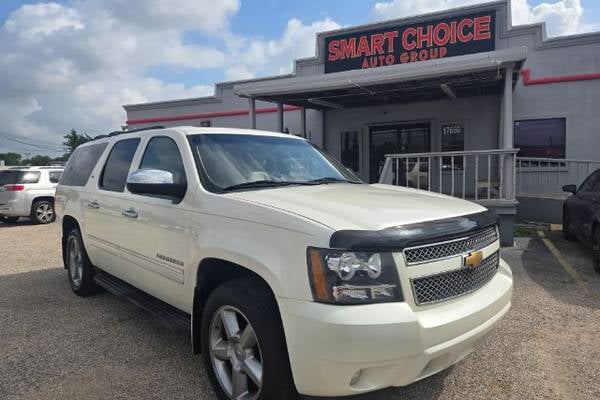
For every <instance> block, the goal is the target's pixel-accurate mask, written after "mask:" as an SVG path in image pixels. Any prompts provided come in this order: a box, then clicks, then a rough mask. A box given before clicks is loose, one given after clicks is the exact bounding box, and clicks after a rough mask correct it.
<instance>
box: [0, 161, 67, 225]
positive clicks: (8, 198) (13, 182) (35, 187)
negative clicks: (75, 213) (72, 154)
mask: <svg viewBox="0 0 600 400" xmlns="http://www.w3.org/2000/svg"><path fill="white" fill-rule="evenodd" d="M62 171H63V170H62V168H60V167H23V168H18V169H17V168H11V169H4V170H2V171H0V222H4V223H14V222H16V221H17V220H18V219H19V218H20V217H30V218H31V220H32V221H33V222H35V223H38V224H48V223H50V222H54V219H55V214H54V191H55V190H56V185H58V182H59V180H60V177H61V175H62Z"/></svg>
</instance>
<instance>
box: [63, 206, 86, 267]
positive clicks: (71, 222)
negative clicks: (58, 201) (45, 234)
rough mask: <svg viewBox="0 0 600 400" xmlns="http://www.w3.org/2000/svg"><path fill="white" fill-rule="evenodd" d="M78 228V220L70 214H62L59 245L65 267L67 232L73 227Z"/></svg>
mask: <svg viewBox="0 0 600 400" xmlns="http://www.w3.org/2000/svg"><path fill="white" fill-rule="evenodd" d="M75 228H77V229H79V232H81V227H80V226H79V222H77V220H76V219H75V218H73V217H72V216H70V215H65V216H63V219H62V235H61V245H62V246H61V247H62V259H63V267H64V268H65V269H66V268H67V236H68V235H69V232H71V231H72V230H73V229H75ZM82 240H83V238H82Z"/></svg>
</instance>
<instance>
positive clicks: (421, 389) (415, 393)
mask: <svg viewBox="0 0 600 400" xmlns="http://www.w3.org/2000/svg"><path fill="white" fill-rule="evenodd" d="M453 368H454V367H450V368H448V369H446V370H444V371H442V372H439V373H437V374H436V375H433V376H430V377H429V378H425V379H423V380H421V381H419V382H416V383H413V384H412V385H409V386H405V387H400V388H389V389H385V390H379V391H377V392H371V393H366V394H360V395H354V396H343V397H334V398H331V397H327V398H321V397H312V396H305V397H303V399H304V400H330V399H331V400H333V399H335V400H399V399H402V400H425V399H427V400H429V399H437V398H439V397H440V395H441V394H442V392H443V390H444V387H445V385H444V381H445V379H446V378H447V376H448V375H449V374H450V373H451V372H452V369H453Z"/></svg>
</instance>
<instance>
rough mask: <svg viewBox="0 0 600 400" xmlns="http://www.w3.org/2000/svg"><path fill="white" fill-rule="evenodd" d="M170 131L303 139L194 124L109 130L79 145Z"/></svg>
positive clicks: (287, 135) (286, 135) (289, 135)
mask: <svg viewBox="0 0 600 400" xmlns="http://www.w3.org/2000/svg"><path fill="white" fill-rule="evenodd" d="M169 131H170V132H172V131H176V132H179V133H183V134H184V135H215V134H220V135H254V136H278V137H287V138H294V139H298V140H305V139H304V138H302V137H299V136H295V135H291V134H288V133H279V132H272V131H263V130H257V129H240V128H227V127H213V128H200V127H196V126H174V127H169V128H163V127H148V128H141V129H134V130H132V131H123V132H111V133H110V134H109V135H103V136H100V137H97V138H95V139H93V140H91V141H89V142H87V143H84V144H82V145H81V147H84V146H87V145H88V144H90V145H91V144H94V143H98V142H100V143H103V142H109V141H111V139H116V140H121V139H126V138H128V137H137V136H139V135H145V134H157V133H160V132H169Z"/></svg>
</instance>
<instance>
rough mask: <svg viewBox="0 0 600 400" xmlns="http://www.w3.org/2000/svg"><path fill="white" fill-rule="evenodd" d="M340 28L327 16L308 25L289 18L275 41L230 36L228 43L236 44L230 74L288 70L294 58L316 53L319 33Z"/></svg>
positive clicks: (291, 66)
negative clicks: (234, 63) (235, 54)
mask: <svg viewBox="0 0 600 400" xmlns="http://www.w3.org/2000/svg"><path fill="white" fill-rule="evenodd" d="M340 27H341V26H340V25H339V24H338V23H337V22H335V21H333V20H332V19H330V18H326V19H324V20H321V21H315V22H313V23H311V24H310V25H305V24H304V23H303V22H302V21H300V20H299V19H296V18H292V19H290V20H289V21H288V23H287V25H286V27H285V30H284V31H283V33H282V35H281V37H279V38H277V39H275V40H265V39H245V38H240V37H232V38H231V40H230V41H229V42H230V43H236V45H235V46H236V47H235V48H231V51H232V52H233V53H237V56H236V58H237V59H238V61H239V64H238V65H236V66H235V67H234V68H232V69H231V71H230V72H231V74H230V77H231V78H234V77H236V76H237V77H242V78H244V79H245V78H249V77H252V76H258V75H267V74H286V73H290V72H292V69H293V66H294V60H295V59H298V58H303V57H311V56H314V55H315V53H316V47H315V46H316V42H315V38H316V35H317V33H318V32H324V31H330V30H333V29H338V28H340Z"/></svg>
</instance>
